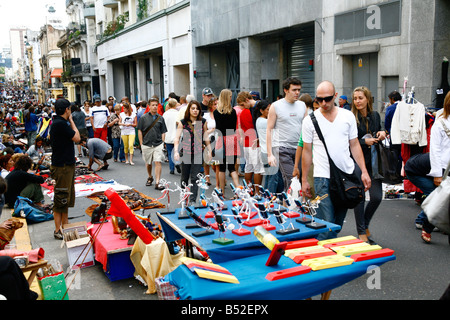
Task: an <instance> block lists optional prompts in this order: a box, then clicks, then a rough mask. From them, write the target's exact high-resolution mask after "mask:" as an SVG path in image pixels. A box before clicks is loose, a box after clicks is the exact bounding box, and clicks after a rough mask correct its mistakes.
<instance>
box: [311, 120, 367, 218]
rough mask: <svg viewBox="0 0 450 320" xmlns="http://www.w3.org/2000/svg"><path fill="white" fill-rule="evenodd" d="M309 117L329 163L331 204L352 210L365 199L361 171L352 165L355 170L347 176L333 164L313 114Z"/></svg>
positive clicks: (356, 165)
mask: <svg viewBox="0 0 450 320" xmlns="http://www.w3.org/2000/svg"><path fill="white" fill-rule="evenodd" d="M310 117H311V120H312V122H313V124H314V127H315V129H316V132H317V135H318V136H319V138H320V140H321V141H322V143H323V145H324V147H325V150H326V151H327V155H328V161H329V163H330V184H329V192H330V194H329V196H330V198H331V202H332V203H333V205H334V206H335V207H339V208H347V209H353V208H355V207H356V206H357V205H358V204H359V203H361V202H362V201H363V200H364V197H365V192H364V184H363V183H362V180H361V173H362V172H361V169H360V168H359V166H358V164H357V163H354V165H355V169H354V170H353V173H351V174H348V173H346V172H344V171H342V170H341V169H339V168H338V167H337V166H336V165H335V164H334V162H333V160H332V159H331V157H330V154H329V153H328V148H327V145H326V144H325V139H324V138H323V135H322V131H320V127H319V124H318V122H317V119H316V117H315V115H314V113H311V115H310Z"/></svg>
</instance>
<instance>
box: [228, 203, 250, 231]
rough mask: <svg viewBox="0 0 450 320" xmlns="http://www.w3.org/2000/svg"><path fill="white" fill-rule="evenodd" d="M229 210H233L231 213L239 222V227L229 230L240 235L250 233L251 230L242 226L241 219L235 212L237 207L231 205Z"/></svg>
mask: <svg viewBox="0 0 450 320" xmlns="http://www.w3.org/2000/svg"><path fill="white" fill-rule="evenodd" d="M231 212H233V215H234V216H235V219H236V221H237V223H238V224H239V229H233V230H232V231H231V232H232V233H233V234H235V235H237V236H240V237H242V236H247V235H249V234H251V232H250V231H249V230H247V229H244V228H242V220H241V217H240V216H239V214H238V212H237V209H236V208H235V207H233V208H232V209H231Z"/></svg>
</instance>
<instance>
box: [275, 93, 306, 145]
mask: <svg viewBox="0 0 450 320" xmlns="http://www.w3.org/2000/svg"><path fill="white" fill-rule="evenodd" d="M272 108H275V112H276V114H277V119H276V122H275V126H274V131H273V136H272V147H285V148H293V149H297V145H298V140H299V139H300V133H301V132H302V122H303V118H304V116H305V113H306V104H305V103H304V102H303V101H295V102H294V103H289V102H287V101H286V99H280V100H278V101H276V102H274V103H273V104H272Z"/></svg>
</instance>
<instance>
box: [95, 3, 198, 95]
mask: <svg viewBox="0 0 450 320" xmlns="http://www.w3.org/2000/svg"><path fill="white" fill-rule="evenodd" d="M189 4H190V2H189V1H186V0H184V1H180V0H158V1H156V0H155V1H136V0H128V1H110V0H100V1H99V0H97V1H96V2H95V23H93V24H92V26H91V27H90V28H92V27H93V26H95V34H96V44H95V47H94V50H93V51H94V52H95V53H96V55H97V59H98V60H97V65H96V66H95V67H93V73H94V74H95V76H98V84H99V93H100V95H101V97H102V99H106V98H107V97H108V96H110V95H113V96H115V97H116V99H118V100H120V99H121V98H122V97H124V96H127V97H128V98H129V100H130V101H131V102H133V103H136V102H138V101H142V100H148V99H149V98H150V97H152V96H157V97H158V98H160V99H161V100H162V99H163V98H164V97H167V95H168V94H169V93H170V92H176V93H177V94H178V95H187V94H190V93H192V90H193V80H194V79H193V66H192V44H191V33H190V23H191V11H190V6H189ZM91 30H92V29H91ZM88 34H89V31H88Z"/></svg>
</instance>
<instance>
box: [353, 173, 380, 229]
mask: <svg viewBox="0 0 450 320" xmlns="http://www.w3.org/2000/svg"><path fill="white" fill-rule="evenodd" d="M369 196H370V200H369V202H368V203H367V205H366V201H365V200H364V201H362V202H361V203H360V204H358V205H357V206H356V207H355V209H354V212H355V221H356V231H357V232H358V235H363V234H366V230H367V229H369V224H370V221H371V220H372V217H373V215H374V214H375V211H376V210H377V209H378V207H379V206H380V203H381V201H382V200H383V183H382V181H381V180H379V179H373V180H372V186H371V187H370V189H369Z"/></svg>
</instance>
